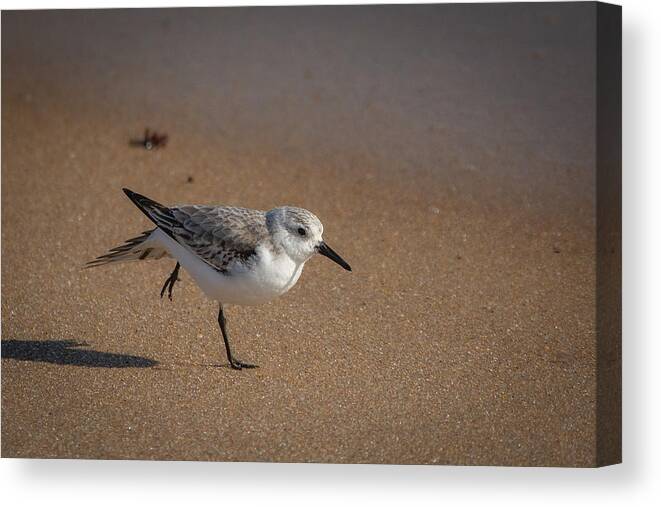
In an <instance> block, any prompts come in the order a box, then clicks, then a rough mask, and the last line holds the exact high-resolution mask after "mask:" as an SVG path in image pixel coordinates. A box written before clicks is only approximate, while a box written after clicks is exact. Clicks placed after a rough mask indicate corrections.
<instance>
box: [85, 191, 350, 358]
mask: <svg viewBox="0 0 661 507" xmlns="http://www.w3.org/2000/svg"><path fill="white" fill-rule="evenodd" d="M123 190H124V192H125V193H126V195H127V196H128V197H129V199H131V201H133V203H134V204H135V205H136V206H137V207H138V208H139V209H140V211H142V212H143V213H144V214H145V215H147V217H148V218H149V219H150V220H151V221H152V222H154V223H155V224H156V228H154V229H151V230H148V231H145V232H143V233H142V234H141V235H140V236H137V237H135V238H132V239H129V240H127V241H126V242H125V243H124V244H123V245H121V246H118V247H115V248H113V249H112V250H110V251H109V252H108V253H107V254H105V255H102V256H101V257H98V258H96V259H95V260H93V261H91V262H88V263H87V265H86V267H95V266H102V265H104V264H109V263H113V262H125V261H133V260H141V261H142V260H147V259H162V258H164V257H172V258H174V259H176V261H177V264H176V265H175V267H174V270H173V271H172V273H171V274H170V276H169V277H168V279H167V280H166V281H165V284H164V285H163V288H162V289H161V298H162V297H163V294H164V293H165V291H166V289H167V291H168V297H169V298H170V299H172V288H173V287H174V284H175V282H176V281H177V280H178V275H179V268H180V267H181V266H183V268H184V269H185V270H186V271H188V273H189V274H190V276H191V277H192V278H193V280H195V282H196V283H197V285H198V286H199V287H200V289H202V291H203V292H204V294H206V296H207V297H209V298H210V299H213V300H215V301H218V325H219V326H220V331H221V333H222V335H223V340H224V342H225V350H226V352H227V359H228V361H229V363H230V366H231V367H232V368H234V369H236V370H240V369H241V368H255V365H253V364H250V363H244V362H243V361H240V360H238V359H237V358H235V357H234V356H233V355H232V350H231V348H230V342H229V334H228V332H227V322H226V320H225V314H224V312H223V304H237V305H257V304H260V303H265V302H267V301H271V300H272V299H275V298H276V297H278V296H281V295H282V294H284V293H285V292H287V291H288V290H289V289H291V288H292V287H293V286H294V285H295V284H296V282H297V280H298V277H299V276H301V271H302V270H303V265H304V264H305V262H306V261H307V260H308V259H310V257H312V256H313V255H314V254H315V253H320V254H321V255H325V256H326V257H328V258H329V259H331V260H333V261H335V262H337V263H338V264H339V265H340V266H342V267H343V268H344V269H346V270H347V271H351V267H350V266H349V264H347V263H346V262H345V261H344V260H343V259H342V258H341V257H340V256H339V255H338V254H337V253H335V252H334V251H333V250H332V249H331V247H329V246H328V245H327V244H326V243H325V242H324V240H323V239H322V237H321V235H322V233H323V231H324V226H323V225H322V224H321V222H320V221H319V219H318V218H317V217H316V216H314V215H313V214H312V213H310V212H309V211H307V210H305V209H302V208H293V207H291V206H282V207H279V208H273V209H272V210H270V211H259V210H253V209H247V208H234V207H228V206H204V205H199V204H194V205H184V206H174V207H171V208H169V207H167V206H163V205H162V204H159V203H157V202H155V201H152V200H151V199H149V198H147V197H145V196H143V195H140V194H137V193H135V192H132V191H131V190H129V189H127V188H125V189H123Z"/></svg>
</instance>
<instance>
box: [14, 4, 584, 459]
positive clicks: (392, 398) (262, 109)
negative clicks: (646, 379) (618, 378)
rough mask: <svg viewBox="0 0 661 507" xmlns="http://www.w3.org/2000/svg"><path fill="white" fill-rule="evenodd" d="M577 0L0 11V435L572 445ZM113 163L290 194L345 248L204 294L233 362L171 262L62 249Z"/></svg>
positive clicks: (579, 297) (60, 451)
mask: <svg viewBox="0 0 661 507" xmlns="http://www.w3.org/2000/svg"><path fill="white" fill-rule="evenodd" d="M589 13H590V6H588V5H585V4H574V5H572V6H567V5H562V6H557V5H555V6H552V7H551V6H545V5H541V4H538V5H537V6H534V7H533V6H529V7H527V8H525V9H523V8H514V7H512V6H507V5H503V6H497V7H496V6H489V5H482V6H479V7H476V6H471V7H470V9H467V8H466V7H465V6H451V7H450V6H444V7H441V8H436V7H409V8H406V7H387V8H383V7H382V8H362V7H353V8H302V9H280V8H278V9H236V8H235V9H223V10H221V9H218V10H208V9H207V10H181V9H173V10H158V11H153V10H152V11H141V10H133V11H124V10H118V11H105V12H104V11H87V12H81V11H78V12H64V11H60V12H31V13H7V12H4V13H3V17H2V356H3V358H2V456H3V457H42V458H56V457H57V458H108V459H167V460H182V459H183V460H241V461H286V462H291V461H296V462H298V461H302V462H336V463H435V464H481V465H486V464H499V465H551V466H592V465H594V464H595V460H596V456H595V445H596V438H595V413H594V410H595V371H594V368H595V361H596V359H595V357H596V353H595V291H594V289H595V264H594V262H595V230H594V228H595V217H594V205H595V199H594V191H595V187H594V91H593V80H594V62H593V55H594V42H593V36H594V26H593V24H592V23H591V22H590V17H589ZM146 126H148V127H151V128H152V129H156V130H158V131H164V132H167V133H168V134H169V135H170V140H169V143H168V145H167V147H166V148H164V149H163V150H154V151H150V152H148V151H146V150H143V149H136V148H132V147H129V145H128V142H129V139H131V138H135V137H139V136H140V135H141V134H142V132H143V129H144V128H145V127H146ZM190 177H192V182H189V178H190ZM124 186H126V187H129V188H131V189H133V190H135V191H138V192H141V193H144V194H146V195H148V196H149V197H152V198H154V199H156V200H158V201H160V202H163V203H165V204H174V203H190V202H196V203H197V202H199V203H203V202H207V203H223V204H234V205H242V206H247V207H255V208H260V209H269V208H271V207H274V206H276V205H280V204H292V205H297V206H302V207H305V208H308V209H310V210H313V211H314V212H315V213H316V214H317V215H318V216H319V217H320V219H321V220H322V222H323V223H324V226H325V234H324V236H325V239H326V240H327V241H328V243H329V244H330V245H331V246H332V247H333V248H334V249H336V250H337V251H338V252H339V253H341V254H342V256H343V257H344V258H346V259H347V261H348V262H349V263H350V264H351V265H352V267H353V269H354V271H353V272H352V273H347V272H345V271H343V270H341V269H340V268H339V267H338V266H337V265H335V264H333V263H330V262H329V261H328V260H327V259H324V258H322V257H319V258H314V259H312V260H311V261H309V262H308V264H307V265H306V268H305V270H304V273H303V275H302V277H301V279H300V281H299V282H298V284H297V286H296V287H295V288H294V289H293V290H292V291H290V292H289V293H288V294H287V295H285V296H284V297H282V298H280V299H279V300H277V301H275V302H273V303H270V304H267V305H263V306H260V307H255V308H246V307H229V311H228V318H229V325H230V332H231V333H232V336H233V345H234V348H235V350H236V352H237V355H238V356H239V357H240V358H242V359H244V360H246V361H249V362H255V363H257V364H259V365H260V368H259V369H257V370H249V371H241V372H236V371H233V370H231V369H229V368H227V365H226V362H225V361H226V360H225V355H224V350H223V348H222V341H221V338H220V335H219V331H218V329H217V324H216V320H215V317H216V311H217V310H216V305H215V303H213V302H210V301H207V300H206V299H205V298H204V296H203V295H202V294H201V293H200V291H199V290H198V289H197V288H196V286H195V285H194V284H193V283H192V282H191V280H190V278H189V277H188V276H187V274H186V273H183V274H182V276H181V278H182V281H181V282H179V283H178V284H177V285H176V287H175V290H174V301H172V302H170V301H168V300H167V299H165V300H161V299H159V297H158V294H159V291H160V288H161V286H162V284H163V282H164V281H165V279H166V278H167V276H168V274H169V273H170V271H171V270H172V268H173V264H174V262H173V261H171V260H169V261H159V262H148V263H146V262H143V263H132V264H124V265H116V266H111V267H107V268H99V269H93V270H81V266H82V265H83V264H84V263H85V262H86V261H88V260H90V259H92V258H94V257H96V256H97V255H100V254H101V253H104V252H105V251H106V250H107V249H108V248H110V247H112V246H115V245H117V244H119V243H121V242H122V241H124V240H125V239H127V238H129V237H131V236H133V235H135V234H136V233H139V232H140V231H143V230H145V229H147V228H149V227H150V224H148V222H147V220H146V219H145V218H144V217H143V215H142V214H141V213H140V212H139V211H138V210H137V209H136V208H135V207H134V206H133V205H132V204H131V203H130V202H129V201H128V199H126V197H125V196H124V195H123V193H122V192H121V187H124Z"/></svg>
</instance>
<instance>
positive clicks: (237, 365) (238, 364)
mask: <svg viewBox="0 0 661 507" xmlns="http://www.w3.org/2000/svg"><path fill="white" fill-rule="evenodd" d="M226 324H227V322H226V321H225V313H224V312H223V304H222V303H218V325H219V326H220V332H221V333H222V334H223V340H224V341H225V351H226V352H227V360H228V361H229V362H230V366H231V367H232V368H234V369H235V370H240V369H242V368H257V365H256V364H249V363H244V362H243V361H239V360H238V359H236V358H235V357H234V356H232V349H231V348H230V336H229V333H228V332H227V327H226Z"/></svg>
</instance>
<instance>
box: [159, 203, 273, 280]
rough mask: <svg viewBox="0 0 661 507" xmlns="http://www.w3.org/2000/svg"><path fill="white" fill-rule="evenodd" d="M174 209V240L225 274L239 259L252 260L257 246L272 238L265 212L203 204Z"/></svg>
mask: <svg viewBox="0 0 661 507" xmlns="http://www.w3.org/2000/svg"><path fill="white" fill-rule="evenodd" d="M170 210H171V212H172V214H173V215H174V217H175V218H176V220H177V222H178V224H177V225H175V226H174V227H173V228H172V232H173V235H174V238H175V239H176V240H177V241H179V242H180V243H182V244H184V245H185V246H187V247H188V248H189V249H190V250H192V251H193V252H194V253H195V254H197V255H198V256H199V257H200V258H202V259H203V260H205V261H206V262H207V263H209V264H211V265H212V266H214V267H215V268H216V269H217V270H218V271H220V272H222V273H225V272H227V271H228V270H229V269H230V267H231V265H232V263H233V262H234V261H236V260H239V261H242V262H247V261H249V260H250V258H251V257H253V256H254V255H256V251H255V249H256V248H257V245H258V244H259V243H260V242H261V241H263V240H264V239H265V238H268V229H267V228H266V217H265V215H264V213H263V212H261V211H257V210H252V209H247V208H234V207H225V206H201V205H189V206H178V207H174V208H170Z"/></svg>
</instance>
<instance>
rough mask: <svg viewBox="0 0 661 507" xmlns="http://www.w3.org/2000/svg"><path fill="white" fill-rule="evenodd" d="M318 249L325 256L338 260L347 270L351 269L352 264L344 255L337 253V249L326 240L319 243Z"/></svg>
mask: <svg viewBox="0 0 661 507" xmlns="http://www.w3.org/2000/svg"><path fill="white" fill-rule="evenodd" d="M317 251H318V252H319V253H320V254H321V255H323V256H324V257H328V258H329V259H330V260H332V261H335V262H337V263H338V264H339V265H340V266H342V267H343V268H344V269H346V270H347V271H351V266H349V265H348V264H347V263H346V262H345V260H344V259H343V258H342V257H340V256H339V255H337V254H336V253H335V251H334V250H333V249H332V248H331V247H329V246H328V245H327V244H326V243H325V242H323V241H322V242H321V243H319V245H318V246H317Z"/></svg>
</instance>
